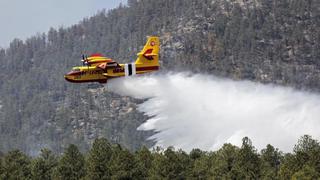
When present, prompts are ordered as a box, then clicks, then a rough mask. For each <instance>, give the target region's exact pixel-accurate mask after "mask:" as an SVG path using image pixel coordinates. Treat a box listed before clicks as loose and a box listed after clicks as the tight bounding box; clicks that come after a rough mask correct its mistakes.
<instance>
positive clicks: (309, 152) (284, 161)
mask: <svg viewBox="0 0 320 180" xmlns="http://www.w3.org/2000/svg"><path fill="white" fill-rule="evenodd" d="M0 157H1V158H0V179H39V180H42V179H99V180H100V179H170V180H171V179H319V178H320V144H319V142H318V141H317V140H316V139H313V138H312V137H311V136H308V135H304V136H302V137H301V138H300V139H299V140H298V142H297V144H296V145H295V146H294V148H293V152H291V153H283V152H281V151H280V150H278V149H277V148H275V147H273V146H272V145H270V144H268V145H267V146H266V148H264V149H262V150H261V151H260V152H258V151H257V149H256V148H255V147H254V146H253V145H252V142H251V140H250V139H249V138H248V137H244V138H243V139H242V145H241V147H237V146H234V145H232V144H224V145H223V146H222V147H221V148H220V149H218V150H216V151H210V152H208V151H202V150H200V149H193V150H192V151H191V152H189V153H186V152H184V151H183V150H180V149H179V150H175V149H174V148H173V147H168V148H167V149H162V148H159V147H157V148H154V149H153V150H149V149H148V148H146V147H142V148H141V149H140V150H137V151H135V152H131V151H129V150H127V149H125V148H123V147H121V146H120V145H119V144H111V143H109V141H108V140H107V139H105V138H98V139H95V141H94V142H93V144H92V147H91V149H90V150H89V151H88V152H87V153H81V152H80V151H79V149H78V147H77V146H76V145H73V144H71V145H69V146H68V147H67V148H66V149H65V151H64V152H63V153H62V154H59V155H56V154H54V153H53V152H52V151H50V150H49V149H42V150H41V152H40V154H39V155H38V156H37V157H30V156H27V155H26V154H24V153H23V152H21V151H19V150H12V151H9V152H7V153H6V154H3V153H2V154H1V155H0Z"/></svg>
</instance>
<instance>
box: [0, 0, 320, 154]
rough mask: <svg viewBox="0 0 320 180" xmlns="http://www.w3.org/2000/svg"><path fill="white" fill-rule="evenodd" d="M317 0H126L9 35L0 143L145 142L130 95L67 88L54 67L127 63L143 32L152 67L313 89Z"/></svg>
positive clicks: (1, 61) (33, 147) (319, 19)
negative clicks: (156, 61) (40, 29)
mask: <svg viewBox="0 0 320 180" xmlns="http://www.w3.org/2000/svg"><path fill="white" fill-rule="evenodd" d="M319 27H320V4H319V2H318V1H317V0H308V1H298V0H293V1H292V0H281V1H277V0H271V1H266V0H246V1H241V0H240V1H239V0H203V1H196V0H175V1H171V0H162V1H159V0H139V1H138V0H129V1H128V6H126V7H123V6H121V7H118V8H117V9H113V10H110V11H108V12H105V11H101V12H99V13H97V15H95V16H93V17H91V18H89V19H84V20H83V21H82V22H81V23H79V24H77V25H74V26H72V27H68V28H59V29H53V28H52V29H50V31H49V32H48V33H46V34H39V35H37V36H34V37H31V38H29V39H27V40H26V41H25V42H23V41H21V40H18V39H15V40H13V41H12V43H11V44H10V48H8V49H5V50H4V49H1V50H0V68H1V72H0V76H1V78H0V100H1V106H0V107H1V108H0V114H1V116H0V150H1V151H7V150H9V149H13V148H19V149H22V150H24V151H26V152H28V153H31V154H33V153H36V152H37V151H38V150H39V149H40V148H41V147H44V146H45V147H49V148H51V149H53V150H54V151H56V152H61V151H62V150H63V148H64V147H65V145H67V144H69V143H75V144H77V145H78V146H79V147H80V148H81V149H82V150H86V149H88V147H89V146H90V144H91V142H92V140H93V139H94V138H96V137H101V136H103V137H108V138H109V139H110V140H112V141H113V142H116V143H121V144H123V145H125V146H126V147H129V148H131V149H136V148H137V147H140V146H141V145H142V144H146V145H151V144H152V142H148V141H146V140H145V139H146V137H147V136H148V135H150V134H151V133H152V132H141V131H136V128H137V127H138V125H139V124H141V123H142V122H143V121H144V120H145V119H146V117H145V116H143V114H141V113H139V112H137V110H136V105H137V103H139V101H138V100H135V99H132V98H129V97H120V96H118V95H116V94H112V93H109V92H107V91H106V90H105V89H104V90H103V89H90V88H88V85H73V84H69V83H67V82H65V81H64V79H63V74H64V73H66V72H67V71H68V70H69V68H70V67H72V66H74V65H76V64H79V63H80V62H79V59H80V58H79V57H80V56H81V54H82V53H88V54H90V53H95V52H102V53H104V54H105V55H107V56H109V57H111V58H113V59H116V60H117V61H119V62H129V61H132V59H134V57H135V53H136V52H137V51H138V50H139V49H140V48H141V46H142V45H143V44H144V41H145V37H146V36H147V35H158V36H160V37H161V41H162V46H161V48H162V50H161V60H162V62H161V63H162V67H163V68H162V70H163V71H165V70H189V71H193V72H201V73H209V74H215V75H219V76H225V77H230V78H233V79H250V80H253V81H259V82H263V83H276V84H281V85H286V86H287V85H288V86H293V87H296V88H305V89H311V90H314V91H318V90H319V89H320V83H319V82H320V81H319V80H320V71H319V65H320V64H319V61H318V60H319V59H320V51H319V49H320V44H319V42H320V29H319Z"/></svg>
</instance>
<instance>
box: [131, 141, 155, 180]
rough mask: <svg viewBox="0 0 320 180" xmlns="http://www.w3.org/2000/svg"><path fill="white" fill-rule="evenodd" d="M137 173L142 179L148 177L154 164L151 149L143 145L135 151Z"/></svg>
mask: <svg viewBox="0 0 320 180" xmlns="http://www.w3.org/2000/svg"><path fill="white" fill-rule="evenodd" d="M134 157H135V161H136V167H135V175H136V176H137V177H139V178H141V179H147V178H148V176H149V168H150V167H151V165H152V160H153V156H152V154H151V152H150V151H149V149H148V148H147V147H145V146H143V147H142V148H141V149H140V150H139V151H137V152H136V153H135V156H134Z"/></svg>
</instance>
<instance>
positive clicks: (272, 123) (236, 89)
mask: <svg viewBox="0 0 320 180" xmlns="http://www.w3.org/2000/svg"><path fill="white" fill-rule="evenodd" d="M108 84H109V85H108V89H111V90H112V91H114V92H116V93H119V94H121V95H127V96H132V97H135V98H147V100H146V101H145V102H144V103H142V104H140V105H139V109H138V110H139V111H141V112H144V113H145V114H146V115H148V116H149V117H150V119H149V120H148V121H146V122H145V123H144V124H142V125H141V126H140V127H139V128H138V130H155V131H156V132H157V133H156V134H154V135H153V136H152V137H150V138H151V139H154V140H155V141H156V142H157V143H156V146H161V147H164V148H166V147H168V146H174V147H176V148H182V149H183V150H185V151H190V150H191V149H193V148H200V149H202V150H216V149H218V148H220V147H221V146H222V145H223V144H224V143H227V142H228V143H232V144H235V145H238V146H239V145H241V139H242V138H243V137H245V136H248V137H249V138H250V139H251V140H252V142H253V145H254V146H255V147H257V148H258V149H262V148H264V147H265V146H266V145H267V144H271V145H273V146H275V147H277V148H279V149H281V150H283V151H286V152H289V151H291V150H292V148H293V146H294V144H296V142H297V140H298V139H299V137H300V136H302V135H304V134H308V135H311V136H313V138H319V137H320V130H319V129H320V120H319V117H320V96H319V95H317V94H313V93H310V92H302V91H298V90H294V89H292V88H285V87H279V86H273V85H262V84H259V83H254V82H249V81H233V80H229V79H221V78H217V77H214V76H209V75H200V74H196V75H192V74H189V73H168V74H165V75H160V74H153V75H146V76H135V77H129V78H122V79H121V78H120V79H115V80H112V81H109V83H108Z"/></svg>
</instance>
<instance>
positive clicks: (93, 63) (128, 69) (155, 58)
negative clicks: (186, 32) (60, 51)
mask: <svg viewBox="0 0 320 180" xmlns="http://www.w3.org/2000/svg"><path fill="white" fill-rule="evenodd" d="M159 47H160V41H159V37H156V36H150V37H148V41H147V43H146V45H145V46H144V48H143V50H142V51H141V52H139V53H138V54H137V56H138V58H137V60H136V61H135V62H133V63H129V64H118V63H117V62H115V61H114V60H112V59H110V58H106V57H103V56H102V55H101V54H93V55H91V56H90V57H84V56H83V57H82V61H83V64H84V65H83V66H79V67H73V68H72V71H70V72H69V73H67V74H66V75H65V76H64V78H65V79H66V80H67V81H69V82H73V83H85V82H99V83H107V80H108V79H111V78H117V77H123V76H132V75H135V74H143V73H148V72H152V71H157V70H159V67H160V65H159Z"/></svg>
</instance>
